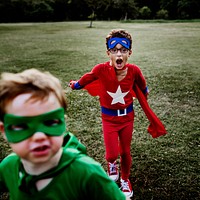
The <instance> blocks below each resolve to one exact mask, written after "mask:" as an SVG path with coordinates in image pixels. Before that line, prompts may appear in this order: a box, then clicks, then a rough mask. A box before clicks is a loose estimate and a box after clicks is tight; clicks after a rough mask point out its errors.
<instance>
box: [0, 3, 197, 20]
mask: <svg viewBox="0 0 200 200" xmlns="http://www.w3.org/2000/svg"><path fill="white" fill-rule="evenodd" d="M199 18H200V1H199V0H0V23H2V22H4V23H6V22H46V21H69V20H71V21H73V20H88V19H91V20H94V19H96V20H133V19H172V20H173V19H199Z"/></svg>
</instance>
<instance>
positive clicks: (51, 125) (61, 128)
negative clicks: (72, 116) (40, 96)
mask: <svg viewBox="0 0 200 200" xmlns="http://www.w3.org/2000/svg"><path fill="white" fill-rule="evenodd" d="M4 126H5V133H6V137H7V139H8V142H10V143H17V142H21V141H23V140H25V139H27V138H29V137H31V136H32V135H33V134H34V133H36V132H43V133H45V134H46V135H49V136H60V135H62V134H63V133H64V132H65V131H66V124H65V118H64V108H58V109H56V110H53V111H51V112H47V113H44V114H42V115H37V116H33V117H32V116H31V117H30V116H16V115H12V114H5V116H4Z"/></svg>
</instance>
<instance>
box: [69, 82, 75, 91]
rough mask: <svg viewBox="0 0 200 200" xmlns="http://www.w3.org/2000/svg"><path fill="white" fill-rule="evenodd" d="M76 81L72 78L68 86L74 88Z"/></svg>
mask: <svg viewBox="0 0 200 200" xmlns="http://www.w3.org/2000/svg"><path fill="white" fill-rule="evenodd" d="M75 83H76V81H73V80H71V81H70V82H69V84H68V86H69V87H70V88H72V89H74V84H75Z"/></svg>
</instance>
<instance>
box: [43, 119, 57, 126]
mask: <svg viewBox="0 0 200 200" xmlns="http://www.w3.org/2000/svg"><path fill="white" fill-rule="evenodd" d="M58 124H60V120H59V119H49V120H46V121H44V125H46V126H56V125H58Z"/></svg>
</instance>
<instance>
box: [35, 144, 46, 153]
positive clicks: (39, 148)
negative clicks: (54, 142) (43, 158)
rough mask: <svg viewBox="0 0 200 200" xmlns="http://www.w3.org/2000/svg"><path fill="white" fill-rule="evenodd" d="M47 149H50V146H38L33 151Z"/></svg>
mask: <svg viewBox="0 0 200 200" xmlns="http://www.w3.org/2000/svg"><path fill="white" fill-rule="evenodd" d="M47 149H49V146H47V145H44V146H41V147H37V148H35V149H33V151H35V152H37V151H45V150H47Z"/></svg>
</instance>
